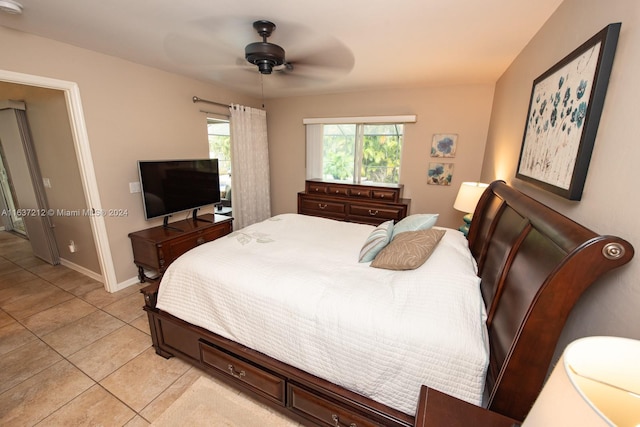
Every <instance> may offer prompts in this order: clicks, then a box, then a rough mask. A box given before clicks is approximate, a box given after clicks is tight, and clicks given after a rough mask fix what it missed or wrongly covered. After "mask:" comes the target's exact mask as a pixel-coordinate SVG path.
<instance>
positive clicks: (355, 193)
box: [349, 187, 371, 199]
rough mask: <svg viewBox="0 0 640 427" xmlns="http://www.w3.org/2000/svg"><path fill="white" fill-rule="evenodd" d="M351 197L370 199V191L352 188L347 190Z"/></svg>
mask: <svg viewBox="0 0 640 427" xmlns="http://www.w3.org/2000/svg"><path fill="white" fill-rule="evenodd" d="M349 194H350V195H351V197H353V198H355V199H370V198H371V190H370V189H368V188H363V187H354V188H351V189H350V190H349Z"/></svg>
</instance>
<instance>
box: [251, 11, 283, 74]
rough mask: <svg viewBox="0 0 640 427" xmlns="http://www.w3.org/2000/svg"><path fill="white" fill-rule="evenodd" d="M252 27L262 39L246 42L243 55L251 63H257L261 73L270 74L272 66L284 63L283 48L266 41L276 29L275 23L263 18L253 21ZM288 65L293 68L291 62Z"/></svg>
mask: <svg viewBox="0 0 640 427" xmlns="http://www.w3.org/2000/svg"><path fill="white" fill-rule="evenodd" d="M253 28H255V30H256V31H257V32H258V34H259V35H260V37H262V41H261V42H254V43H250V44H248V45H247V46H246V47H245V48H244V57H245V59H246V60H247V61H249V62H250V63H251V64H253V65H257V66H258V71H260V73H261V74H271V72H272V71H273V67H276V66H278V65H282V64H284V63H285V59H284V49H283V48H281V47H280V46H278V45H277V44H273V43H269V42H268V41H267V38H269V37H270V36H271V33H273V31H274V30H275V29H276V24H274V23H273V22H270V21H264V20H261V21H255V22H254V23H253ZM289 66H290V67H291V69H293V66H292V65H291V64H289Z"/></svg>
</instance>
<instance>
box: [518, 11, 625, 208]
mask: <svg viewBox="0 0 640 427" xmlns="http://www.w3.org/2000/svg"><path fill="white" fill-rule="evenodd" d="M620 26H621V24H619V23H617V24H610V25H608V26H607V27H605V28H604V29H603V30H602V31H600V32H599V33H598V34H596V35H595V36H593V37H592V38H591V39H589V40H587V41H586V42H585V43H584V44H582V46H580V47H578V48H577V49H576V50H574V51H573V52H572V53H570V54H569V55H567V56H566V57H565V58H564V59H562V60H561V61H560V62H558V63H557V64H556V65H554V66H553V67H551V68H550V69H549V70H547V71H546V72H545V73H544V74H542V75H541V76H540V77H538V78H537V79H535V80H534V82H533V89H532V91H531V99H530V101H529V112H528V113H527V122H526V126H525V131H524V137H523V141H522V148H521V151H520V159H519V162H518V168H517V170H516V178H519V179H522V180H524V181H527V182H530V183H532V184H533V185H536V186H538V187H540V188H543V189H545V190H547V191H550V192H552V193H555V194H558V195H559V196H562V197H564V198H567V199H569V200H580V199H581V198H582V191H583V189H584V183H585V180H586V178H587V170H588V168H589V162H590V161H591V153H592V151H593V145H594V143H595V139H596V133H597V131H598V124H599V122H600V116H601V114H602V108H603V105H604V98H605V94H606V92H607V86H608V84H609V76H610V74H611V68H612V65H613V57H614V55H615V50H616V45H617V42H618V35H619V33H620Z"/></svg>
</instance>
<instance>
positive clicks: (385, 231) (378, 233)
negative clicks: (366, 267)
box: [358, 220, 393, 262]
mask: <svg viewBox="0 0 640 427" xmlns="http://www.w3.org/2000/svg"><path fill="white" fill-rule="evenodd" d="M392 234H393V221H392V220H390V221H387V222H383V223H382V224H380V225H379V226H377V227H376V228H375V230H373V231H372V232H371V234H369V237H367V240H365V242H364V245H362V249H360V257H359V259H358V262H369V261H373V259H374V258H375V257H376V255H378V252H380V251H381V250H382V249H383V248H384V247H385V246H387V243H389V241H391V236H392Z"/></svg>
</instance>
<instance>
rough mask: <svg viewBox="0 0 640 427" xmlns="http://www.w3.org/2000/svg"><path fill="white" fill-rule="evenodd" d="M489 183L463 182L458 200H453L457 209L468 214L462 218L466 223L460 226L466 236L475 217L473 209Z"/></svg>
mask: <svg viewBox="0 0 640 427" xmlns="http://www.w3.org/2000/svg"><path fill="white" fill-rule="evenodd" d="M488 185H489V184H484V183H482V182H463V183H462V184H460V189H459V190H458V195H457V196H456V201H455V202H453V208H454V209H455V210H457V211H460V212H464V213H466V215H465V216H464V217H463V218H462V219H463V221H464V224H462V225H461V226H460V228H458V230H460V231H462V233H463V234H464V235H465V236H466V235H468V234H469V226H470V225H471V220H472V219H473V211H474V210H476V205H477V204H478V200H480V196H482V193H483V192H484V190H485V189H486V188H487V186H488Z"/></svg>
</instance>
